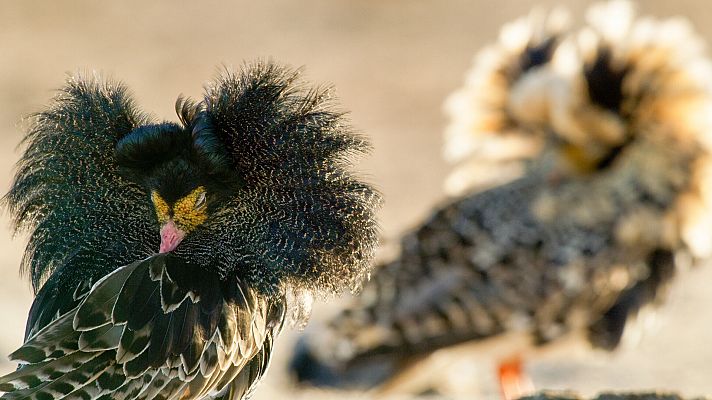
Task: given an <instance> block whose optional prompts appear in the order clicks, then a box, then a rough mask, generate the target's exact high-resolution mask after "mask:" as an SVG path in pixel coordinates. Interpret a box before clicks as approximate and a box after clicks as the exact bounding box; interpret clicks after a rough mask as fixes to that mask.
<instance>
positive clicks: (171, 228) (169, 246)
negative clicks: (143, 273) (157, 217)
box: [158, 219, 185, 253]
mask: <svg viewBox="0 0 712 400" xmlns="http://www.w3.org/2000/svg"><path fill="white" fill-rule="evenodd" d="M184 237H185V232H184V231H182V230H181V229H180V228H178V226H176V223H175V222H173V220H172V219H169V220H168V221H167V222H166V223H165V224H163V226H162V227H161V248H160V249H159V250H158V252H159V253H168V252H169V251H173V250H175V248H176V247H177V246H178V245H179V244H180V242H181V241H182V240H183V238H184Z"/></svg>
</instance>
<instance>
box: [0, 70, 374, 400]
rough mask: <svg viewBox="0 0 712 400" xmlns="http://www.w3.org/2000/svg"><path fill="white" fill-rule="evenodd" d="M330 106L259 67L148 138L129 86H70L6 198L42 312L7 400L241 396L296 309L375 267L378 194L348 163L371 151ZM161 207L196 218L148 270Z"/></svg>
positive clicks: (222, 83) (34, 314)
mask: <svg viewBox="0 0 712 400" xmlns="http://www.w3.org/2000/svg"><path fill="white" fill-rule="evenodd" d="M329 98H330V97H329V94H328V91H325V90H321V89H313V90H310V89H306V88H305V87H304V85H303V84H302V83H300V82H299V80H298V73H296V72H294V71H290V70H289V69H286V68H282V67H279V66H277V65H275V64H272V63H257V64H254V65H246V66H245V67H244V69H243V71H242V72H241V73H239V74H233V73H230V72H225V73H223V74H222V75H221V76H220V77H219V78H217V79H216V80H215V81H213V82H212V83H211V84H210V85H209V86H208V87H207V89H206V95H205V98H204V100H203V101H201V102H193V101H191V100H189V99H183V98H181V99H179V101H178V103H177V105H176V109H177V111H178V113H179V117H180V119H181V123H180V124H177V123H167V122H166V123H154V122H152V121H151V120H150V119H149V118H148V117H147V116H145V115H144V114H142V113H140V112H139V111H137V109H136V108H135V107H134V106H133V102H132V100H131V99H130V96H129V94H128V93H127V90H126V88H125V87H124V86H122V85H120V84H118V83H115V82H110V81H101V80H99V79H98V78H97V79H82V78H70V79H69V81H68V83H67V86H66V87H65V88H64V89H62V90H61V91H60V92H59V94H58V95H57V96H56V97H55V99H54V103H53V104H52V105H51V107H49V108H48V109H47V110H46V111H43V112H41V113H39V114H37V115H36V117H35V119H34V122H33V124H32V125H31V128H30V131H29V133H28V135H27V137H26V139H25V143H26V145H27V148H26V150H25V153H24V155H23V157H22V158H21V160H20V162H19V167H18V172H17V176H16V179H15V183H14V185H13V186H12V188H11V190H10V192H9V194H8V195H7V197H6V201H7V202H8V205H9V207H10V210H11V211H12V212H13V215H14V216H15V221H16V224H17V227H18V229H19V230H27V231H29V232H30V242H29V244H28V247H27V251H26V253H25V258H24V260H23V266H24V268H25V269H27V270H29V272H30V274H31V277H32V282H33V285H34V287H35V289H36V290H37V296H36V299H35V302H34V304H33V306H32V309H31V310H30V315H29V318H28V323H27V331H26V342H25V344H24V345H23V346H22V347H21V348H20V349H19V350H17V351H16V352H14V353H13V354H12V355H11V358H13V359H15V360H18V361H20V362H21V363H23V364H25V365H24V366H22V367H21V368H20V369H18V370H17V371H16V372H14V373H12V374H9V375H6V376H4V377H0V390H2V391H6V392H8V393H6V394H5V395H4V396H3V397H2V398H3V399H5V398H7V399H13V398H38V399H39V398H42V399H46V398H53V399H61V398H91V399H98V398H101V399H109V398H112V399H116V398H122V399H139V398H140V399H154V398H155V399H169V398H171V399H178V398H180V399H202V398H220V399H241V398H244V397H247V396H249V394H250V393H251V392H252V390H253V389H254V387H255V385H256V383H257V382H258V381H259V380H260V378H261V377H262V376H263V374H264V373H265V370H266V368H267V366H268V364H269V360H270V358H271V352H272V343H273V340H274V339H275V337H276V336H277V335H278V334H279V332H280V331H281V329H282V326H283V324H284V322H285V320H286V319H289V318H291V316H298V317H302V318H304V317H306V316H307V314H308V307H309V304H307V303H305V302H303V301H300V299H306V298H309V297H310V295H312V294H318V293H322V292H328V293H336V292H340V291H342V290H344V289H345V288H354V287H356V286H358V285H359V283H360V280H361V279H363V278H364V277H365V275H366V273H367V272H368V269H369V263H370V260H371V258H372V256H373V252H374V248H375V239H376V230H377V226H376V223H375V221H374V208H375V206H376V205H377V204H378V203H379V196H378V194H377V193H375V192H374V190H373V189H372V188H371V187H370V186H369V185H367V184H366V183H363V182H361V181H360V180H359V179H357V178H356V177H355V176H354V174H353V173H352V172H351V171H350V170H349V169H350V163H349V161H348V160H349V159H350V157H351V156H353V155H355V154H358V153H361V152H363V151H364V150H365V149H367V143H366V140H365V139H364V138H363V137H360V136H358V135H355V134H354V133H353V132H352V131H351V129H350V128H349V126H348V125H347V124H346V121H345V120H344V118H343V116H342V114H341V113H339V112H335V111H332V109H331V105H330V100H329ZM196 188H200V191H201V192H202V191H203V190H205V191H206V192H207V196H206V197H205V200H202V199H201V200H200V201H198V200H197V196H196V195H195V193H196V192H195V190H196ZM152 193H160V196H162V199H165V201H163V200H161V201H163V202H162V203H161V204H160V205H159V204H158V203H156V206H155V208H154V205H153V203H152V201H153V202H156V201H157V200H156V199H157V197H156V196H155V195H152ZM191 193H193V194H192V195H191ZM191 196H192V197H191ZM166 202H169V203H171V204H173V203H174V202H175V203H176V204H177V205H178V206H177V207H178V208H180V210H179V209H173V211H171V213H172V212H176V213H178V212H182V213H188V212H190V210H188V209H190V208H191V207H192V204H193V203H196V205H195V207H201V208H200V210H201V211H200V212H201V214H196V215H200V218H199V219H197V220H194V221H192V222H191V224H190V225H191V229H190V232H189V233H188V234H187V236H186V237H185V239H183V240H182V242H180V244H178V245H177V247H176V248H175V249H174V250H172V251H169V252H166V253H162V254H156V253H157V252H158V246H159V242H160V240H161V239H160V237H159V228H160V226H161V225H160V224H161V223H163V222H164V221H159V219H158V216H157V215H158V214H160V212H157V211H160V210H162V211H163V212H164V213H165V212H166V211H167V210H168V205H167V203H166ZM186 202H188V203H189V204H188V203H186ZM176 220H177V221H178V222H179V223H184V224H185V223H186V222H185V221H181V220H180V219H178V218H176ZM295 299H296V301H293V300H295Z"/></svg>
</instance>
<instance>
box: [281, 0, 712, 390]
mask: <svg viewBox="0 0 712 400" xmlns="http://www.w3.org/2000/svg"><path fill="white" fill-rule="evenodd" d="M632 18H633V14H632V8H631V5H630V4H629V3H626V2H611V3H606V4H599V5H596V6H594V7H593V8H592V9H591V11H590V12H589V20H590V26H588V27H586V28H584V29H582V30H581V31H580V32H579V33H577V34H575V35H573V34H571V35H570V34H563V35H561V34H560V33H558V32H559V31H558V30H556V29H554V30H552V29H548V28H546V25H545V27H544V28H532V27H531V26H530V25H529V24H531V23H533V22H536V21H539V22H540V23H544V24H546V21H547V20H546V19H543V20H541V19H532V20H525V21H521V22H519V24H523V27H522V26H519V27H518V26H516V25H515V26H509V27H507V28H506V30H505V32H506V35H505V36H506V37H505V38H506V39H507V40H503V42H504V43H503V44H502V46H503V47H505V49H499V50H497V51H499V52H498V53H491V51H494V50H488V51H489V52H490V53H485V55H483V56H481V57H479V58H478V59H477V63H478V64H477V65H476V66H475V67H474V68H473V75H472V76H470V77H469V78H468V81H467V86H466V87H465V88H464V89H463V90H462V91H461V92H459V93H458V95H457V96H456V97H455V98H454V100H452V101H451V103H450V105H449V110H450V111H451V112H452V113H464V114H466V115H464V116H461V117H460V116H459V114H457V115H455V116H453V119H454V121H455V122H454V125H453V126H452V127H451V128H450V130H449V132H448V139H449V140H455V138H456V139H457V143H449V145H450V146H449V147H448V149H450V150H451V154H452V152H453V151H462V156H463V162H464V163H465V164H464V165H465V169H464V170H462V171H465V172H464V175H463V173H461V171H460V172H458V173H460V175H458V176H457V179H455V180H452V181H451V182H450V183H451V184H456V185H455V186H457V185H460V184H462V182H466V180H463V179H461V178H462V177H463V176H467V175H468V172H467V171H474V170H472V169H468V168H470V166H476V162H477V160H478V159H482V157H483V154H485V155H488V154H489V153H487V152H488V151H489V152H494V153H495V154H494V155H495V156H496V155H498V152H497V151H496V150H497V149H498V147H495V146H494V145H493V146H489V145H490V142H487V140H489V139H488V138H490V137H491V138H492V140H493V142H491V143H494V144H496V145H500V144H502V143H507V142H506V141H510V142H508V143H516V144H519V143H524V142H526V143H529V145H530V146H534V147H532V148H531V149H529V152H524V151H520V150H521V149H523V148H522V147H521V146H518V147H514V150H513V151H512V152H511V153H509V154H507V156H506V157H502V158H501V159H502V160H504V161H506V162H512V163H519V166H520V167H521V170H520V171H518V172H517V173H518V175H517V174H515V177H511V176H510V177H509V179H510V181H509V182H506V183H500V184H499V185H498V186H495V187H493V188H489V189H487V190H484V191H481V190H474V191H473V190H472V189H470V191H464V192H463V191H461V192H460V194H459V196H458V197H455V198H453V199H451V200H449V201H448V202H446V203H445V204H443V205H441V206H440V207H437V208H436V209H435V210H434V211H433V212H432V213H431V214H430V215H429V216H428V217H427V218H426V219H425V220H423V221H422V222H421V223H420V224H419V225H418V226H417V227H415V228H414V229H413V230H412V231H410V232H408V233H407V234H405V235H404V237H403V238H402V241H401V250H400V254H399V255H398V257H397V258H396V259H395V260H394V261H391V262H389V263H386V264H383V265H381V266H380V267H377V269H376V270H375V271H374V273H373V276H372V279H371V281H370V282H369V283H368V284H367V285H366V286H365V288H364V291H363V293H362V295H361V296H360V297H358V298H357V299H356V300H355V301H354V302H353V303H352V304H350V305H349V306H348V307H347V308H346V309H345V310H344V311H343V312H341V313H339V314H338V315H337V316H336V317H335V318H333V319H330V320H328V322H327V324H326V326H324V327H322V328H321V329H313V330H312V331H311V332H309V334H307V335H306V336H305V338H304V339H303V340H302V341H301V342H300V344H299V345H298V347H297V349H296V355H295V357H294V359H293V361H292V369H293V371H294V374H295V375H296V376H297V378H298V379H299V380H300V381H302V382H306V383H311V384H315V385H322V386H333V387H338V388H348V387H361V388H363V387H366V388H373V387H378V388H380V389H382V390H388V391H394V390H409V391H415V392H419V391H421V390H428V389H429V388H432V387H435V388H438V389H441V388H443V387H445V389H449V388H447V385H448V382H447V381H448V379H457V377H459V381H458V382H459V383H464V382H465V381H469V382H472V381H476V380H477V378H478V377H477V376H476V375H475V372H473V370H472V369H467V368H463V365H467V362H469V363H470V364H472V363H476V362H478V361H477V360H479V361H480V362H481V361H483V360H486V359H487V358H488V357H491V358H493V359H494V360H487V361H502V360H506V359H510V360H513V361H514V362H511V363H507V364H501V365H502V366H503V367H504V368H501V369H500V378H501V382H502V387H503V391H504V394H505V396H506V397H510V398H514V397H515V396H516V395H517V394H518V393H517V392H520V393H521V391H522V389H524V387H522V386H519V387H516V386H517V385H518V384H521V383H522V381H521V380H518V379H519V378H520V377H518V376H517V375H518V374H519V372H520V370H519V368H520V366H519V363H518V362H516V360H518V355H519V354H520V353H522V352H523V353H524V354H525V355H526V354H531V353H532V352H533V351H534V349H539V348H541V347H539V345H543V344H550V343H551V344H553V343H563V342H569V343H571V342H572V341H570V340H566V341H565V340H564V339H567V338H573V339H576V340H574V341H573V342H574V343H576V342H577V343H579V344H580V343H586V342H588V343H590V345H592V346H593V347H598V348H603V349H607V350H610V349H614V348H616V347H617V346H618V344H619V342H620V341H621V337H622V335H623V332H624V328H626V326H627V323H628V321H629V319H630V318H632V317H634V316H635V315H637V314H638V312H639V310H641V308H643V307H644V306H646V305H654V304H657V303H659V302H660V301H661V299H662V298H663V296H662V295H663V294H664V292H665V290H664V289H665V288H666V287H667V284H668V283H669V281H670V279H671V278H672V276H673V274H674V272H675V271H676V269H677V267H678V265H680V264H678V262H679V261H682V260H684V259H689V256H692V257H693V258H694V259H696V260H697V259H702V258H708V257H709V256H710V254H711V253H712V251H711V250H712V246H711V245H712V241H710V238H711V237H712V231H710V229H711V228H712V224H711V223H710V221H711V220H710V217H711V216H712V191H711V190H710V189H712V186H711V185H712V175H711V172H712V169H710V167H712V157H711V155H712V152H711V150H712V149H711V148H710V144H712V142H710V132H712V118H710V115H712V113H711V112H712V91H710V86H709V82H710V81H711V79H710V78H712V67H711V65H712V64H711V63H710V61H709V59H708V58H707V56H706V55H705V53H704V52H703V46H700V44H701V41H700V39H699V38H698V37H697V36H695V35H694V34H693V33H692V30H691V28H690V26H689V25H688V24H687V23H685V22H684V21H681V20H668V21H656V20H652V19H643V20H641V21H640V22H635V23H634V22H633V19H632ZM532 21H533V22H532ZM611 25H613V28H611ZM536 32H545V33H546V32H548V33H546V35H545V36H544V37H543V40H542V38H541V37H540V36H538V35H536V34H533V33H536ZM508 35H514V37H513V38H512V37H509V36H508ZM512 48H517V49H519V52H511V51H508V49H512ZM532 54H536V55H543V57H538V58H537V59H538V60H539V62H538V63H532V62H530V61H531V60H532V59H533V57H532ZM515 55H516V56H515ZM480 63H484V64H480ZM483 88H489V90H486V91H485V90H481V89H483ZM500 134H501V135H502V136H503V137H501V138H499V137H497V135H500ZM488 146H489V147H488ZM524 149H526V148H524ZM508 150H512V149H508ZM496 158H497V157H491V159H496ZM470 161H471V163H469V164H468V162H470ZM494 172H497V171H495V170H493V173H494ZM474 181H478V180H477V179H475V180H473V182H474ZM460 189H462V187H460ZM312 328H315V327H314V326H312ZM495 338H496V339H498V340H494V339H495ZM581 339H583V340H581ZM546 347H547V348H548V349H552V346H546ZM510 357H511V358H510ZM453 365H454V366H455V367H454V368H453V367H452V366H453ZM468 371H469V372H468ZM468 373H470V375H467V374H468ZM463 374H465V376H463ZM454 386H461V385H454ZM458 389H459V387H456V388H455V390H458ZM468 389H471V386H469V387H468ZM459 394H463V393H459ZM468 395H469V397H468V398H471V396H472V395H473V393H472V392H470V393H468Z"/></svg>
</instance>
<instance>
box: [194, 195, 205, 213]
mask: <svg viewBox="0 0 712 400" xmlns="http://www.w3.org/2000/svg"><path fill="white" fill-rule="evenodd" d="M203 206H205V192H202V193H200V194H199V195H198V197H197V198H196V199H195V206H194V208H195V209H196V210H197V209H199V208H203Z"/></svg>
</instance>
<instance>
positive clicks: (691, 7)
mask: <svg viewBox="0 0 712 400" xmlns="http://www.w3.org/2000/svg"><path fill="white" fill-rule="evenodd" d="M178 3H181V4H180V5H178ZM258 3H259V2H247V1H240V2H236V1H235V2H229V4H228V3H227V2H224V3H223V2H218V1H203V2H191V3H187V2H168V1H152V2H140V1H130V2H102V3H99V2H92V1H74V2H72V3H71V4H69V3H61V4H60V2H40V1H12V2H11V1H5V2H2V3H0V60H1V61H0V131H2V135H1V136H0V187H1V189H2V190H3V191H5V190H6V188H7V187H8V185H9V182H10V177H11V174H12V165H13V164H14V162H15V161H16V159H17V157H18V152H17V151H16V149H15V146H16V145H17V143H18V141H19V139H20V137H21V126H20V125H19V121H20V117H21V116H22V115H23V114H27V113H30V112H33V111H36V110H38V109H40V108H41V107H42V105H43V104H44V103H45V102H46V101H47V99H48V98H49V97H51V95H52V89H54V88H57V87H58V86H60V85H61V84H62V81H63V79H64V74H65V73H66V72H73V71H77V70H80V71H91V70H98V71H102V72H104V73H106V74H110V75H112V76H114V77H116V78H118V79H121V80H124V81H125V82H126V83H128V85H129V86H130V87H132V88H133V90H134V92H135V94H136V97H137V99H138V102H139V104H142V105H143V106H144V107H145V109H146V110H150V111H152V112H154V113H155V114H156V115H157V116H159V117H161V118H166V119H175V118H174V115H173V103H174V101H175V98H176V97H177V96H178V95H179V94H181V93H183V94H186V95H189V96H199V95H200V93H201V87H202V84H203V82H205V81H206V80H208V79H210V78H211V77H212V76H213V75H214V72H215V71H216V66H219V65H220V64H225V65H228V66H229V65H235V66H239V65H240V64H241V63H242V62H243V60H253V59H255V58H258V57H262V58H266V57H272V58H274V59H276V60H279V61H282V62H285V63H289V64H291V65H294V66H301V65H304V66H306V67H307V68H306V72H307V77H308V78H309V79H310V80H312V81H317V82H326V83H332V84H334V85H335V86H336V87H337V93H338V95H339V97H340V98H341V103H342V105H343V107H344V108H345V109H347V110H350V111H351V119H352V120H353V123H354V125H355V126H356V127H358V129H360V130H362V131H363V132H365V133H367V134H368V135H370V136H371V138H372V139H373V144H374V147H375V150H374V152H373V154H372V155H371V156H369V157H368V158H366V159H364V160H363V163H362V164H361V165H362V170H363V171H364V174H365V175H367V176H369V177H371V178H372V180H373V181H375V182H376V183H377V185H378V187H379V188H380V189H381V190H382V192H383V193H384V195H385V198H386V205H385V207H384V208H383V210H382V212H381V214H380V216H381V221H382V226H383V232H384V235H385V236H386V237H393V236H395V235H397V234H398V232H401V231H402V230H404V229H406V228H408V227H409V226H410V225H412V224H413V223H414V222H415V221H417V220H418V218H420V217H421V216H422V215H423V214H424V213H425V212H426V211H427V209H428V208H429V207H430V206H431V205H432V204H434V203H435V202H437V201H439V200H442V198H443V194H442V189H441V185H442V180H443V178H444V177H445V175H446V174H447V171H448V167H447V166H446V165H445V164H444V163H443V162H442V161H441V158H440V147H441V132H442V129H443V126H444V124H445V120H444V117H443V114H442V112H441V104H442V102H443V99H444V98H445V96H446V95H447V94H448V93H450V92H451V91H452V90H454V89H455V88H456V87H458V86H459V85H460V84H461V82H462V79H463V78H462V77H463V74H464V71H465V70H466V69H467V67H468V66H469V63H470V60H471V58H472V55H473V53H474V51H475V50H476V49H478V48H480V47H481V46H482V45H483V44H485V43H487V42H489V41H491V40H493V39H494V38H495V37H496V32H497V31H498V29H499V27H500V26H501V24H502V23H504V22H506V21H509V20H511V19H513V18H515V17H517V16H520V15H522V14H524V13H526V12H528V10H529V8H530V7H531V6H532V5H533V4H534V3H533V2H531V1H503V0H499V1H466V0H439V1H408V0H383V1H374V0H363V1H343V2H335V1H330V0H302V1H299V2H295V1H288V0H282V1H275V2H269V3H268V2H263V3H259V4H258ZM541 3H542V4H545V5H546V4H549V5H550V4H555V2H553V1H545V2H541ZM568 3H569V4H570V5H571V7H573V8H581V7H582V6H583V5H585V4H587V3H588V2H587V1H570V2H568ZM705 5H706V2H705V1H703V0H697V1H695V0H677V1H675V2H669V1H665V0H655V1H653V0H646V1H645V2H643V3H642V4H641V8H642V10H643V11H645V12H651V13H655V14H657V15H661V16H669V15H678V14H683V15H686V16H688V17H690V18H691V19H692V20H693V22H694V23H695V25H696V26H697V28H698V29H699V30H700V31H701V32H702V34H703V36H706V37H710V35H711V34H712V24H710V22H712V8H710V7H706V6H705ZM2 225H3V226H7V225H8V224H7V216H6V215H3V216H2ZM23 245H24V240H23V238H21V237H20V238H16V239H14V240H12V238H11V234H10V233H9V229H3V230H2V231H1V232H0V254H1V255H2V256H1V257H0V316H2V324H3V327H2V330H1V331H0V354H3V355H4V354H8V353H9V352H11V351H12V350H13V349H15V348H16V347H17V346H18V345H19V344H20V343H21V339H22V332H23V330H24V321H25V317H26V313H27V310H28V309H29V305H30V302H31V291H30V288H29V285H28V284H27V283H26V281H25V280H24V279H21V277H20V276H19V274H18V272H17V266H18V263H19V260H20V257H21V251H22V248H23ZM710 282H712V269H709V268H707V269H697V270H694V271H690V272H688V273H686V274H684V275H683V276H682V277H681V279H679V280H678V282H677V284H676V287H675V291H674V293H673V295H672V298H671V301H670V302H669V304H668V306H667V307H665V308H664V309H663V310H662V312H661V313H660V315H659V318H658V320H659V323H658V324H657V328H656V329H654V330H652V331H650V330H649V331H648V332H649V333H648V334H646V335H644V336H643V337H642V338H641V339H640V340H639V341H638V344H637V345H636V346H626V347H624V348H623V349H621V350H620V351H618V352H616V353H615V354H613V355H603V354H593V355H587V354H580V355H579V354H571V353H565V354H560V355H558V356H551V357H548V358H545V359H542V360H539V361H534V362H531V363H529V364H528V370H529V372H530V373H531V375H532V376H533V379H534V381H535V382H536V384H537V387H539V388H551V389H575V390H577V391H581V392H583V393H584V394H592V393H595V392H598V391H600V390H604V389H642V388H667V389H674V390H679V391H682V393H684V394H687V395H699V394H705V393H707V394H710V393H712V363H710V362H709V361H710V360H712V346H710V345H709V338H710V337H712V313H710V312H709V310H708V308H707V305H708V304H712V291H710V290H709V289H708V284H709V283H710ZM320 310H321V308H317V312H315V318H317V319H318V318H319V317H320V314H321V312H320ZM295 336H296V333H294V332H288V333H287V334H285V335H283V337H282V338H280V340H279V343H278V348H277V356H276V357H275V360H274V364H273V366H272V369H271V371H270V374H269V377H268V378H267V380H266V381H265V382H264V383H263V385H262V387H261V389H260V390H259V391H258V394H257V396H256V397H257V398H258V399H276V398H293V397H303V398H314V396H315V393H314V392H308V393H306V394H299V393H297V392H296V391H295V389H293V388H290V387H289V386H288V385H287V380H286V377H285V374H284V364H285V362H286V359H287V358H288V356H289V352H290V346H291V343H292V341H293V340H294V337H295ZM472 364H473V365H470V366H469V367H468V368H465V369H461V370H460V371H461V372H460V374H461V375H462V376H460V377H459V378H458V379H461V380H465V381H467V382H468V384H473V386H475V387H478V388H479V389H478V392H477V393H474V392H473V393H471V394H470V398H492V397H496V395H495V389H494V387H493V385H492V368H491V365H488V364H486V363H476V362H475V361H473V363H472ZM12 368H13V365H12V364H11V363H9V362H7V361H4V359H3V361H1V362H0V372H7V371H9V370H11V369H12ZM316 397H321V398H332V397H334V395H333V394H324V395H321V396H316ZM355 397H357V398H369V397H373V396H371V395H363V394H361V395H355Z"/></svg>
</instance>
